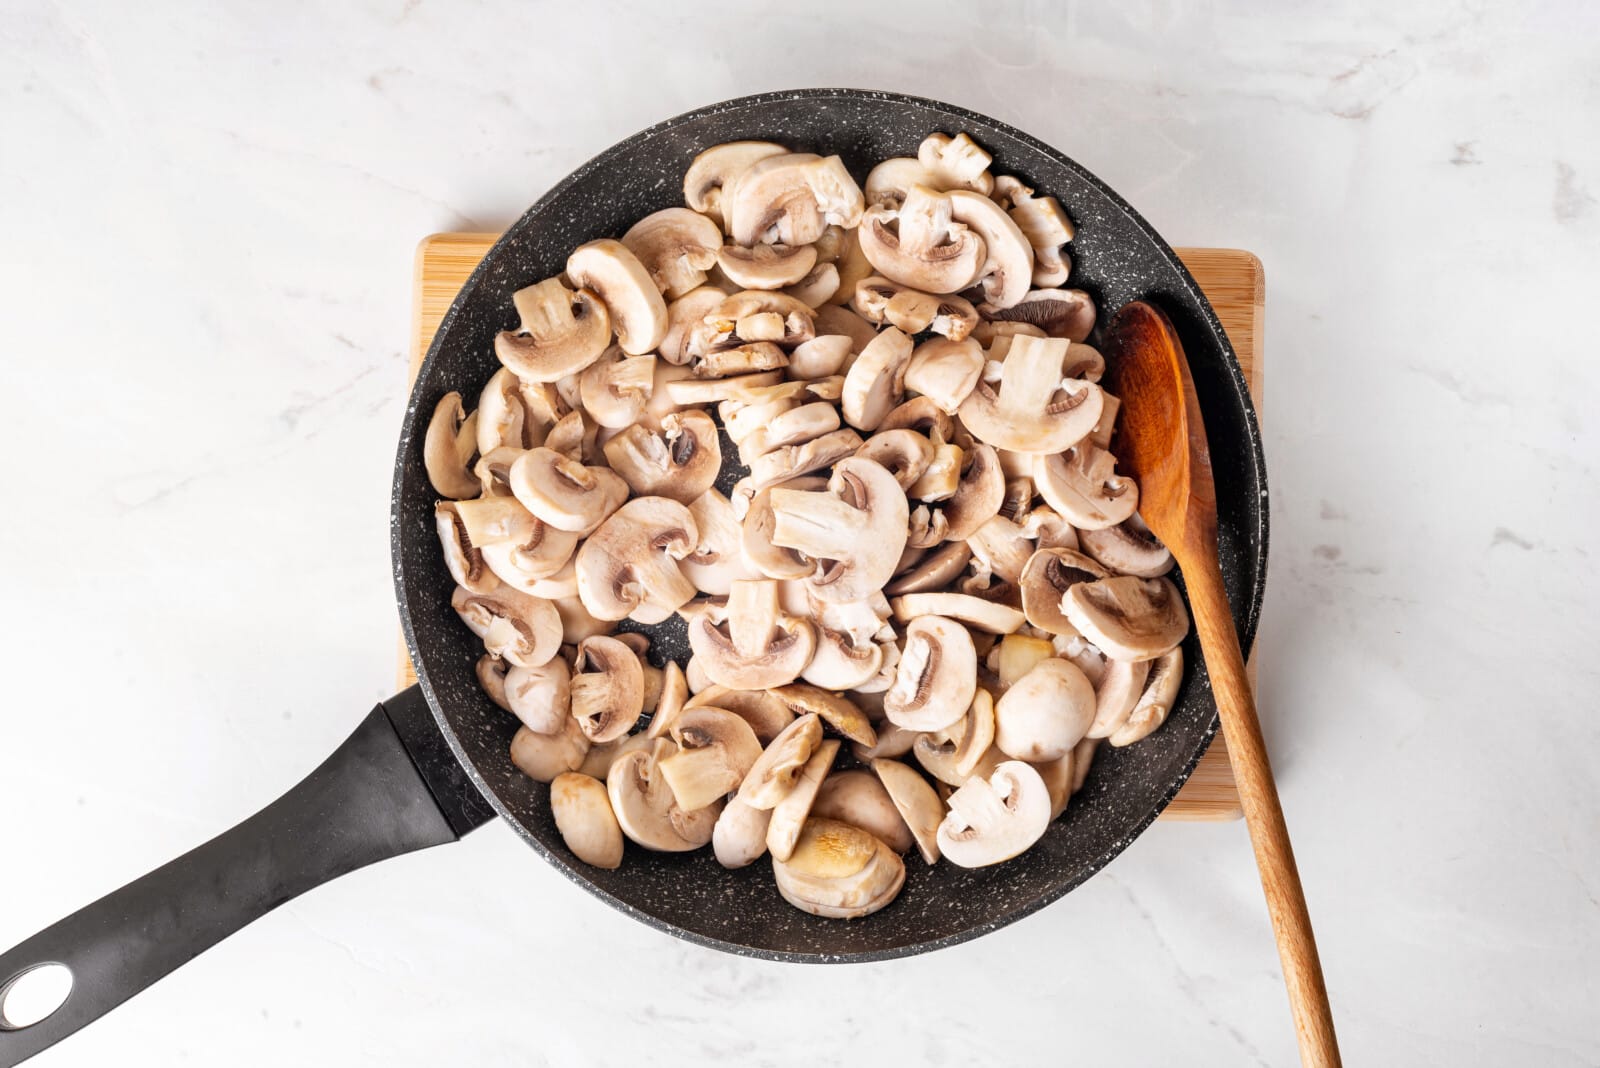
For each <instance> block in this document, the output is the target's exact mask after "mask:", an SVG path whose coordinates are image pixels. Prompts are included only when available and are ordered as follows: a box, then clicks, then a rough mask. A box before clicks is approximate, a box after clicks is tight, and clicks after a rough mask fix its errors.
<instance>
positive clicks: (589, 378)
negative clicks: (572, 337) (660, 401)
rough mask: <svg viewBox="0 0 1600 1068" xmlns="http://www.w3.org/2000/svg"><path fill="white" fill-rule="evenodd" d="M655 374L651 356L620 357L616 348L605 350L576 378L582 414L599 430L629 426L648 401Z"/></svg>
mask: <svg viewBox="0 0 1600 1068" xmlns="http://www.w3.org/2000/svg"><path fill="white" fill-rule="evenodd" d="M655 371H656V358H655V357H654V356H624V355H623V354H622V350H621V349H620V348H617V347H615V346H612V347H611V348H608V349H607V350H606V351H605V352H604V353H602V354H601V356H600V358H599V359H598V360H596V361H595V362H594V363H591V364H590V365H589V366H588V367H586V368H584V370H583V373H582V374H581V375H579V376H578V390H579V393H578V396H579V399H580V400H581V401H582V403H583V410H584V413H585V414H586V415H588V417H589V418H590V419H592V420H593V421H594V422H595V423H597V424H599V425H600V426H603V427H610V428H612V429H617V428H621V427H625V426H631V425H633V424H634V423H636V422H638V420H639V417H640V416H642V415H643V414H644V410H645V405H646V404H648V403H649V401H650V390H651V389H652V388H653V387H654V385H655Z"/></svg>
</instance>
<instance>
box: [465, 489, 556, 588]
mask: <svg viewBox="0 0 1600 1068" xmlns="http://www.w3.org/2000/svg"><path fill="white" fill-rule="evenodd" d="M494 500H495V501H496V502H506V503H510V504H513V505H516V507H517V509H518V510H519V511H521V512H522V513H523V515H525V516H527V528H526V534H524V535H523V536H522V537H521V538H519V539H518V540H515V541H510V540H507V541H492V542H489V543H488V544H486V545H484V546H483V548H482V549H480V550H479V551H480V552H481V553H482V554H483V562H484V563H485V564H487V565H488V567H489V570H491V571H493V572H494V573H495V575H497V576H498V577H499V578H500V580H501V581H503V582H506V583H508V584H510V585H512V586H515V587H516V588H517V589H519V590H521V591H522V592H523V593H528V594H532V595H533V596H535V597H541V596H546V595H545V594H544V593H542V592H541V591H542V590H543V589H544V587H543V586H541V583H542V582H543V581H544V580H545V579H547V578H550V577H551V576H553V575H555V574H556V573H558V572H559V571H560V570H561V569H562V568H564V567H565V566H566V565H567V563H568V561H570V560H571V559H572V553H573V550H574V549H576V548H577V545H578V536H577V535H576V534H574V533H572V532H570V531H566V530H557V529H556V528H555V527H552V526H551V525H550V524H549V523H546V522H543V521H542V520H540V519H536V518H534V517H533V516H532V515H528V513H527V510H526V509H524V508H523V507H522V505H521V504H519V503H518V502H517V500H516V499H515V498H513V497H498V498H494ZM461 503H462V504H469V503H470V504H477V503H479V502H477V501H470V502H469V501H463V502H461ZM469 529H470V527H469Z"/></svg>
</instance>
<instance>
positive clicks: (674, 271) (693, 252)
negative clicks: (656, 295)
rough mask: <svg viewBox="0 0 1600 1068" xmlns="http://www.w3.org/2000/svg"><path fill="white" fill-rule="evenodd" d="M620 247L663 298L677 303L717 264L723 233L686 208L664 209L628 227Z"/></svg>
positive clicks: (711, 222) (701, 216) (712, 221)
mask: <svg viewBox="0 0 1600 1068" xmlns="http://www.w3.org/2000/svg"><path fill="white" fill-rule="evenodd" d="M622 244H623V245H624V246H625V247H626V248H627V249H628V251H629V252H632V253H633V254H634V256H636V257H637V258H638V260H639V262H640V263H642V264H643V265H644V269H645V271H647V272H648V273H649V275H650V280H651V281H652V282H654V283H655V284H656V288H657V289H658V290H660V291H661V293H662V295H663V296H665V297H666V298H667V299H668V300H676V299H678V298H679V297H681V296H683V295H684V294H685V293H688V292H689V291H690V290H692V289H694V288H695V287H696V286H698V285H700V284H702V283H703V282H704V281H705V280H706V271H707V270H708V269H710V268H711V267H712V266H713V265H715V264H716V262H717V249H718V248H720V247H721V246H722V229H721V227H719V226H718V225H717V223H716V221H715V220H713V219H708V218H706V217H705V216H704V215H701V214H700V213H699V212H695V211H690V210H689V209H688V208H664V209H662V210H661V211H657V212H652V213H651V214H649V215H646V216H645V217H644V218H642V219H640V220H639V221H638V222H636V223H634V224H633V225H632V226H631V227H629V228H628V232H627V233H625V234H623V235H622Z"/></svg>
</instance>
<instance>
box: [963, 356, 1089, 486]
mask: <svg viewBox="0 0 1600 1068" xmlns="http://www.w3.org/2000/svg"><path fill="white" fill-rule="evenodd" d="M1068 344H1069V343H1068V342H1066V341H1062V340H1059V339H1056V338H1035V337H1018V338H1016V339H1014V341H1013V342H1012V344H1011V347H1010V349H1009V350H1007V352H1006V358H1005V361H1004V363H1003V364H1002V371H1001V377H1000V388H999V389H998V390H996V389H995V388H993V387H992V386H990V385H989V384H988V383H987V382H984V381H983V380H982V379H979V381H978V384H977V386H976V387H975V388H974V389H973V391H972V393H971V394H969V395H968V396H967V399H966V400H965V401H963V402H962V404H961V413H960V414H961V421H962V422H963V423H964V424H966V427H967V429H968V430H970V431H972V434H973V436H974V437H976V438H978V440H980V441H986V442H988V443H989V444H990V445H993V446H994V447H995V448H998V449H1010V450H1011V451H1012V452H1025V453H1034V454H1039V453H1057V452H1060V451H1061V450H1063V449H1069V448H1071V447H1072V446H1073V445H1074V444H1076V443H1077V442H1079V441H1081V440H1082V439H1083V438H1084V436H1085V435H1087V434H1088V433H1089V431H1091V430H1093V429H1094V425H1095V423H1097V422H1098V421H1099V419H1100V405H1101V398H1100V387H1099V386H1096V385H1094V384H1092V383H1089V382H1080V381H1078V380H1077V379H1071V378H1062V376H1061V371H1062V360H1063V359H1064V358H1065V357H1066V354H1067V346H1068ZM1039 477H1040V476H1039V475H1038V473H1037V467H1036V468H1035V474H1034V480H1035V482H1037V481H1038V480H1039ZM1040 492H1041V493H1042V492H1044V491H1043V489H1042V488H1041V489H1040ZM1045 499H1046V500H1050V498H1049V497H1048V496H1046V497H1045ZM1050 503H1051V505H1052V506H1054V507H1056V508H1057V510H1059V509H1060V506H1059V505H1056V503H1055V502H1054V501H1051V502H1050Z"/></svg>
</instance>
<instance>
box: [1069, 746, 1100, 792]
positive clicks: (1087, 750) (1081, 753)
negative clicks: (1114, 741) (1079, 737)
mask: <svg viewBox="0 0 1600 1068" xmlns="http://www.w3.org/2000/svg"><path fill="white" fill-rule="evenodd" d="M1099 748H1100V740H1099V739H1098V738H1085V739H1084V740H1083V741H1081V742H1079V743H1078V747H1077V748H1076V749H1074V750H1073V751H1072V792H1073V793H1077V792H1078V791H1079V790H1081V789H1083V784H1084V782H1085V781H1087V780H1088V778H1089V768H1090V766H1091V765H1092V764H1093V763H1094V754H1095V752H1096V751H1097V750H1098V749H1099Z"/></svg>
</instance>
